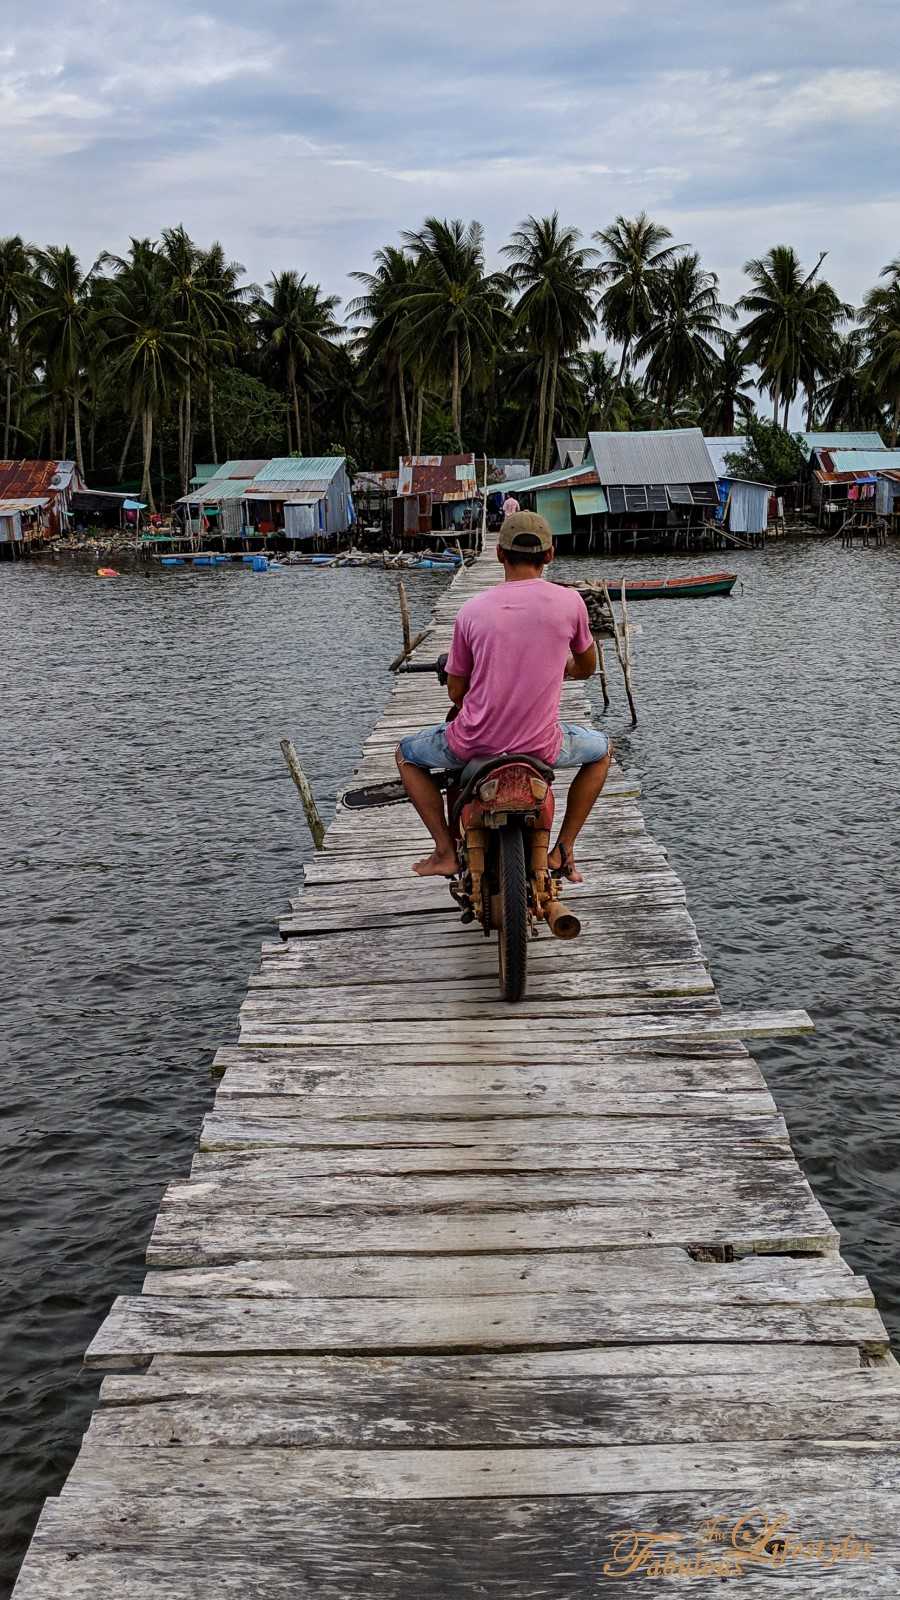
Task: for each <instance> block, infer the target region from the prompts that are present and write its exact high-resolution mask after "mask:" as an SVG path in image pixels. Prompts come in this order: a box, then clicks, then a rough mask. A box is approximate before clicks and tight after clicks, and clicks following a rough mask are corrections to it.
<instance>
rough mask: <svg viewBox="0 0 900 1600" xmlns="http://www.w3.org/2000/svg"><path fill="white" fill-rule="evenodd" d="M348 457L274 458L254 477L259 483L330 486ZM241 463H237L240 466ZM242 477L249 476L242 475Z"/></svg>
mask: <svg viewBox="0 0 900 1600" xmlns="http://www.w3.org/2000/svg"><path fill="white" fill-rule="evenodd" d="M346 459H347V458H346V456H274V457H273V459H272V460H271V461H267V462H266V463H265V465H264V466H262V467H260V468H259V470H258V471H256V472H255V473H254V474H253V476H254V477H255V479H256V482H257V483H288V484H290V483H317V484H318V483H323V482H324V483H325V484H326V485H328V484H329V483H330V482H331V480H332V478H333V477H334V476H335V475H336V473H338V472H340V470H341V467H342V466H343V465H344V462H345V461H346ZM240 464H241V463H239V462H238V463H237V465H240ZM241 476H242V477H247V476H249V474H247V473H242V474H241Z"/></svg>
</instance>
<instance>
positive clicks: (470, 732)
mask: <svg viewBox="0 0 900 1600" xmlns="http://www.w3.org/2000/svg"><path fill="white" fill-rule="evenodd" d="M554 554H555V552H554V549H553V535H552V533H551V531H550V527H549V524H548V523H547V522H546V521H545V520H544V518H543V517H539V516H537V515H536V514H535V513H534V512H533V511H517V512H515V513H514V514H513V515H512V516H510V517H507V518H506V520H505V522H504V523H503V526H502V527H501V529H500V532H499V534H498V536H497V558H498V560H499V561H500V562H501V564H502V566H503V576H504V582H503V583H499V584H496V585H493V586H492V587H491V588H489V589H486V590H485V591H484V592H483V593H482V594H478V595H475V596H474V598H473V599H471V600H468V601H467V602H466V604H465V605H464V606H462V607H461V608H460V611H459V612H458V614H457V618H456V622H455V624H454V628H453V641H452V644H451V646H450V654H449V656H448V658H447V663H446V674H447V688H448V693H449V696H450V699H451V700H452V701H453V704H454V705H455V706H456V707H457V711H456V713H455V715H454V717H453V720H452V721H449V722H444V723H439V724H437V726H435V727H431V728H424V729H423V730H422V731H421V732H420V733H414V734H410V735H409V736H408V737H407V738H405V739H401V741H400V743H399V745H398V746H397V752H396V759H397V766H398V768H399V771H400V777H401V779H402V781H403V786H404V788H405V790H406V793H407V795H408V796H409V799H410V800H411V802H412V804H413V805H414V806H415V809H416V811H417V812H418V814H419V816H420V817H421V819H422V821H423V822H424V824H425V826H426V828H427V829H428V832H429V833H430V834H431V837H432V839H433V840H434V850H433V851H432V853H431V855H430V856H426V857H425V859H424V860H423V861H417V862H416V864H415V866H414V867H413V871H414V872H416V873H418V875H419V877H421V878H430V877H452V876H453V875H454V873H455V872H456V870H457V860H456V850H455V847H454V844H453V839H452V837H451V834H450V829H449V827H448V825H447V818H446V816H445V813H444V800H443V795H442V793H441V790H440V788H439V787H438V785H437V783H436V782H435V781H434V779H433V778H432V776H431V773H432V772H434V771H439V772H455V771H458V770H460V769H461V768H463V767H464V766H465V765H466V763H467V762H469V761H471V760H473V759H474V758H475V757H479V756H497V755H505V754H507V753H515V754H519V755H526V754H527V755H533V756H538V757H539V758H540V759H541V760H542V761H546V762H547V763H548V764H549V765H550V766H552V767H578V768H579V771H578V773H577V775H576V777H575V778H574V780H573V782H572V785H571V787H570V789H569V796H568V800H567V802H566V812H565V816H564V817H563V821H562V826H561V827H560V830H559V836H558V838H557V841H556V844H555V845H554V847H553V849H552V851H551V852H550V858H549V864H550V867H551V869H552V870H553V871H554V872H555V873H557V874H558V875H559V876H561V877H565V878H568V879H569V881H570V882H571V883H581V882H582V878H581V874H580V872H579V871H578V869H577V867H576V865H575V841H576V839H577V838H578V835H579V833H580V832H581V829H582V828H583V827H584V824H585V822H586V821H587V819H588V816H589V815H590V812H591V809H592V807H593V805H594V802H595V800H596V799H597V796H598V795H599V794H600V791H601V789H602V788H603V785H604V783H605V782H606V775H607V773H608V772H609V764H610V759H611V755H612V750H611V746H610V742H609V740H608V738H607V737H606V734H605V733H600V732H599V731H598V730H597V729H594V728H582V727H579V726H578V724H576V723H571V722H563V723H561V722H560V720H559V706H560V698H561V695H562V685H563V679H564V678H589V677H590V676H591V674H592V673H593V672H594V671H595V670H596V666H597V649H596V646H595V644H594V641H593V638H592V636H591V629H590V623H589V621H588V614H587V607H586V606H585V603H584V601H583V600H582V598H581V596H580V595H579V594H578V593H577V592H576V591H575V590H574V589H564V588H562V587H560V586H558V585H556V584H551V583H545V582H544V581H543V575H544V568H545V567H546V566H547V565H548V564H549V562H551V561H552V560H553V556H554Z"/></svg>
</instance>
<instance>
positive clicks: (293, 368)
mask: <svg viewBox="0 0 900 1600" xmlns="http://www.w3.org/2000/svg"><path fill="white" fill-rule="evenodd" d="M288 387H289V388H290V391H291V405H292V406H293V409H294V428H295V429H296V434H297V440H296V443H297V454H298V455H302V453H303V446H302V444H301V437H302V430H301V427H300V396H299V394H298V393H297V363H296V360H295V358H294V354H293V351H292V352H291V354H290V356H289V357H288Z"/></svg>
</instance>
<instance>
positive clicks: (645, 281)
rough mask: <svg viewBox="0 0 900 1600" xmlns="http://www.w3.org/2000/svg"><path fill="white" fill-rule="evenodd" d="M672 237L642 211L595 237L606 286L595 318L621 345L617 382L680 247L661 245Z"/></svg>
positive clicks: (646, 327)
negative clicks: (600, 247)
mask: <svg viewBox="0 0 900 1600" xmlns="http://www.w3.org/2000/svg"><path fill="white" fill-rule="evenodd" d="M671 237H672V235H671V233H670V232H669V229H668V228H664V227H663V226H662V225H661V224H660V223H658V222H651V220H650V218H649V217H648V216H647V213H646V212H645V211H642V212H641V214H640V216H638V217H634V218H633V219H629V218H628V217H617V218H616V220H615V222H614V223H613V224H612V225H611V226H610V227H608V228H601V229H600V230H599V231H598V232H597V233H595V234H594V238H595V239H596V240H597V241H598V242H599V243H600V244H602V245H603V246H604V248H605V250H606V255H605V257H604V259H603V260H602V262H601V264H600V272H601V274H602V281H603V283H604V284H605V285H606V287H605V289H604V291H603V294H602V295H601V297H600V318H601V322H602V325H603V331H604V333H606V334H607V336H608V337H609V338H610V339H612V340H614V342H615V343H616V344H620V345H621V346H622V359H621V361H620V362H619V377H620V378H622V377H623V376H624V373H625V368H626V367H627V365H628V357H629V354H630V352H631V347H632V345H633V344H634V342H635V341H636V340H638V339H641V338H643V336H644V335H645V334H646V333H648V332H649V331H650V328H651V326H652V323H653V318H654V315H655V308H656V303H657V299H658V297H659V293H660V290H661V288H662V283H663V279H664V276H665V273H666V271H667V270H668V268H669V267H670V266H671V264H672V262H673V261H674V260H675V258H676V256H677V254H678V252H679V251H680V250H681V249H682V248H683V246H681V245H677V244H671V245H667V244H666V242H665V241H666V240H667V239H671Z"/></svg>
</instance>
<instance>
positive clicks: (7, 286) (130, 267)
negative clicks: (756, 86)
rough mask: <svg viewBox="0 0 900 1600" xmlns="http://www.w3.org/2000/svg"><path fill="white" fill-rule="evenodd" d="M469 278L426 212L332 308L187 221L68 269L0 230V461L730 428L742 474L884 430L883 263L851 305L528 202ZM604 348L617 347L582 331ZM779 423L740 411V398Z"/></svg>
mask: <svg viewBox="0 0 900 1600" xmlns="http://www.w3.org/2000/svg"><path fill="white" fill-rule="evenodd" d="M500 257H501V260H502V263H503V264H502V267H501V268H499V269H497V270H489V268H488V265H487V262H486V257H485V248H484V236H483V231H482V228H481V226H480V224H479V223H477V222H469V223H466V222H463V221H459V220H447V219H443V220H442V219H441V218H438V217H428V218H426V219H425V221H424V222H423V224H422V226H421V228H419V229H417V230H416V231H414V232H407V233H404V234H403V235H402V236H401V239H400V242H399V243H398V244H396V245H393V244H392V245H385V246H384V248H383V249H381V250H379V251H377V253H376V255H375V259H374V261H373V263H372V268H371V270H369V271H365V272H356V273H354V274H353V276H354V277H355V278H356V280H357V282H358V283H359V285H360V293H359V295H358V296H357V297H356V298H355V299H353V300H351V301H350V303H349V305H348V306H347V307H346V316H345V318H344V319H343V320H341V319H340V316H339V301H338V299H337V297H336V296H334V295H326V294H324V293H323V291H322V290H321V288H320V287H319V285H318V284H316V283H312V282H310V281H309V280H308V278H307V277H306V276H305V275H302V274H300V273H298V272H296V271H293V270H287V271H282V272H278V273H273V275H272V276H271V278H270V279H269V281H268V283H266V284H265V285H264V286H260V285H257V284H251V283H247V282H246V281H245V279H244V269H243V268H242V267H241V266H240V265H239V264H238V263H237V262H232V261H229V260H228V259H227V257H226V255H225V252H224V250H223V249H222V246H221V245H220V244H218V243H214V244H212V245H210V246H209V247H208V248H204V247H202V246H200V245H198V244H196V243H195V242H194V240H192V239H191V238H190V236H189V235H188V234H187V233H186V231H185V229H184V228H183V227H177V228H169V229H165V230H164V231H163V233H162V235H161V237H160V239H159V240H151V239H132V241H131V246H130V249H129V251H128V253H127V255H125V256H122V257H115V256H109V255H106V254H104V255H101V256H100V257H99V259H98V260H97V261H96V262H94V263H93V265H91V266H90V268H89V269H87V270H85V267H84V266H83V264H82V263H81V262H79V261H78V259H77V258H76V256H75V255H74V254H73V252H72V251H71V250H70V249H69V248H68V247H65V246H48V247H47V248H38V247H37V246H34V245H30V244H28V243H26V242H25V241H24V240H23V239H21V238H20V237H18V236H14V237H11V238H7V239H0V432H2V452H0V453H2V456H3V457H7V458H8V457H10V456H45V457H51V458H52V457H67V456H71V457H74V458H75V459H76V460H77V461H78V462H79V465H80V466H81V467H82V470H83V471H85V472H86V473H87V475H88V477H89V480H90V481H91V482H92V483H96V484H103V483H107V484H109V483H123V482H128V483H129V484H133V485H134V487H135V488H139V489H140V491H141V493H142V496H143V497H144V498H145V499H148V500H152V498H153V495H154V494H160V493H161V494H162V496H163V497H164V498H165V497H174V495H175V494H176V493H182V492H184V490H185V489H186V488H187V486H188V483H189V480H190V477H191V473H192V470H193V463H194V462H195V461H196V460H201V461H202V460H208V461H216V460H220V461H221V460H224V459H226V458H227V457H228V456H250V457H252V456H265V455H272V454H277V453H290V452H292V451H294V452H304V453H318V452H321V451H323V450H325V449H326V448H329V447H334V446H335V444H336V443H337V444H338V445H339V446H340V447H341V448H342V449H345V450H346V451H347V452H348V453H349V454H350V455H352V457H353V458H354V459H355V460H356V461H357V462H359V463H361V464H365V465H367V466H379V467H383V466H388V465H390V464H393V463H394V462H395V461H396V458H397V455H398V453H399V452H400V451H401V450H402V451H426V452H439V451H449V450H453V449H458V448H465V449H474V450H476V451H482V450H485V451H488V452H489V453H491V454H495V455H509V456H522V455H527V456H529V457H530V458H531V460H532V462H533V464H534V466H535V468H536V469H538V468H546V467H547V466H549V465H551V464H552V455H553V438H554V435H555V434H560V433H561V434H566V435H579V436H580V435H583V434H584V433H585V432H586V431H587V430H588V429H590V428H617V429H628V428H658V427H681V426H686V425H689V424H699V425H700V426H702V427H703V428H704V429H705V430H706V431H707V432H709V433H717V434H719V433H721V434H728V433H731V432H734V431H735V430H737V431H746V429H747V427H748V425H749V428H750V434H751V444H750V446H749V447H748V451H747V454H746V460H745V461H744V462H743V469H744V470H745V471H748V472H750V473H751V475H752V476H760V477H763V478H764V479H765V480H766V481H771V482H779V483H780V482H784V481H786V479H787V478H788V477H790V476H792V475H793V472H794V471H795V470H796V445H795V441H794V440H793V439H792V438H791V436H790V435H789V434H787V433H786V432H785V425H786V423H787V418H788V413H789V409H790V407H791V405H792V404H793V403H794V402H795V401H796V400H797V399H798V397H799V396H800V395H802V397H803V402H804V405H805V412H806V425H807V427H814V426H817V425H819V426H827V427H830V428H841V427H845V428H862V427H875V428H881V429H884V430H885V432H886V434H887V435H888V437H889V438H891V439H895V438H896V436H897V433H898V431H900V257H898V258H897V259H896V260H895V261H892V262H891V263H890V264H889V265H888V266H886V267H885V268H884V270H883V272H882V273H881V276H880V280H879V283H878V284H877V285H876V286H875V287H874V288H872V289H870V290H869V291H868V293H867V294H865V296H864V298H863V301H862V305H861V307H860V308H859V309H858V310H855V309H854V308H853V307H852V306H850V305H847V304H845V303H844V302H842V301H841V300H840V299H839V297H838V295H837V294H836V293H835V291H834V289H833V288H832V287H831V285H830V284H829V283H828V282H827V281H826V280H825V279H824V278H823V277H822V273H821V268H822V261H821V260H820V261H819V262H818V263H817V264H816V266H815V267H814V268H813V269H812V271H807V270H805V268H804V267H803V266H802V265H801V263H800V262H799V260H798V258H797V255H796V253H795V251H794V250H793V249H791V248H790V247H789V246H787V245H776V246H774V248H773V249H771V250H770V251H769V252H768V253H767V254H766V255H765V256H763V257H760V258H758V259H754V260H752V261H748V262H747V264H746V267H745V272H746V276H747V284H748V286H747V289H746V292H745V293H744V294H743V295H742V296H741V297H740V298H739V300H738V302H737V305H736V306H729V305H726V304H725V303H724V302H723V301H722V299H721V297H720V294H719V284H718V279H717V276H716V274H715V273H714V272H711V271H709V270H708V269H707V268H705V267H704V266H703V265H702V264H701V261H700V258H699V256H698V254H697V253H696V252H695V251H693V250H692V249H691V248H690V247H689V246H688V245H686V244H675V243H673V242H672V240H671V237H670V235H669V232H668V230H667V229H666V228H664V227H662V226H661V225H659V224H658V223H655V222H653V221H652V220H651V219H650V218H649V217H647V216H645V215H644V214H643V213H642V214H641V215H640V216H638V217H635V218H626V217H617V218H616V220H615V222H614V223H612V224H610V226H608V227H606V228H602V229H599V230H598V231H597V232H596V233H595V234H594V242H593V244H586V243H584V242H583V241H582V239H581V237H580V235H579V233H578V231H577V229H575V228H571V227H566V226H564V225H563V224H562V223H561V222H560V219H559V217H558V216H557V215H556V214H554V215H553V216H550V217H533V216H532V217H528V218H526V219H525V221H524V222H523V223H522V224H521V226H520V227H519V228H518V229H517V230H516V231H515V233H514V234H513V236H512V238H511V239H510V240H509V242H508V243H507V244H506V245H505V246H503V248H502V249H501V252H500ZM598 338H599V339H601V340H604V339H605V340H606V341H608V343H609V345H610V346H614V347H617V348H616V349H615V350H604V349H600V348H597V347H596V345H592V341H594V340H596V339H598ZM755 387H756V388H758V389H759V390H760V391H761V392H762V393H763V394H766V395H768V396H770V397H771V401H772V408H773V413H774V423H775V424H777V425H778V426H773V425H766V424H762V423H760V422H758V421H757V422H756V423H754V422H753V420H752V419H753V416H754V406H753V399H752V395H753V391H754V388H755Z"/></svg>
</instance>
